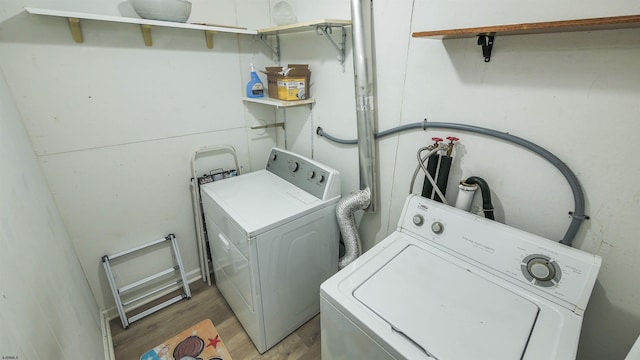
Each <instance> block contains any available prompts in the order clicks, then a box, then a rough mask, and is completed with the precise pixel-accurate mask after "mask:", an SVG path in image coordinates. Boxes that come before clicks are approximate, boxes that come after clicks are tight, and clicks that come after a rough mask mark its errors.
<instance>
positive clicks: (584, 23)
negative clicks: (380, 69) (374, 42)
mask: <svg viewBox="0 0 640 360" xmlns="http://www.w3.org/2000/svg"><path fill="white" fill-rule="evenodd" d="M630 28H640V15H628V16H613V17H603V18H592V19H578V20H563V21H548V22H536V23H524V24H511V25H495V26H481V27H473V28H462V29H444V30H433V31H419V32H414V33H413V34H412V36H413V37H416V38H417V37H427V38H436V39H450V38H470V37H476V36H478V35H489V34H495V35H519V34H541V33H554V32H571V31H588V30H610V29H630Z"/></svg>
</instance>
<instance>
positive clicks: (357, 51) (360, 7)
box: [336, 0, 378, 269]
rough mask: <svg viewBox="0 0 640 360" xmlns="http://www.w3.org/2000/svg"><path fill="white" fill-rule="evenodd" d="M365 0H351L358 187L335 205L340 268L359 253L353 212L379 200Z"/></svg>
mask: <svg viewBox="0 0 640 360" xmlns="http://www.w3.org/2000/svg"><path fill="white" fill-rule="evenodd" d="M364 2H368V0H351V21H352V29H353V36H352V37H353V70H354V71H353V72H354V79H355V95H356V121H357V128H358V164H359V169H360V190H359V191H355V192H353V193H351V194H349V195H347V196H345V197H343V198H342V199H341V200H340V202H339V203H338V205H337V207H336V217H337V220H338V226H339V227H340V233H341V234H342V241H343V243H344V246H345V254H344V256H343V257H342V258H341V259H340V261H339V262H338V267H339V268H340V269H342V268H344V267H345V266H347V265H349V264H350V263H351V262H352V261H353V260H355V259H356V258H358V256H360V255H361V254H362V248H361V245H360V236H359V235H358V229H357V227H356V225H355V218H354V216H353V214H354V213H355V212H356V211H358V210H365V211H368V212H374V211H375V210H376V204H377V202H378V192H377V186H376V182H375V173H376V168H375V163H376V160H375V141H374V138H373V134H374V129H373V125H374V118H375V116H374V115H375V112H374V108H373V104H374V99H373V82H372V80H371V78H370V76H369V72H370V69H371V58H370V56H369V54H370V51H369V46H368V43H367V38H366V33H365V21H364Z"/></svg>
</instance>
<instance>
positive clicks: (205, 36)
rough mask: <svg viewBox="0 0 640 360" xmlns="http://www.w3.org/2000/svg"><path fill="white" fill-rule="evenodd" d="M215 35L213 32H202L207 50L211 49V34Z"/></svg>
mask: <svg viewBox="0 0 640 360" xmlns="http://www.w3.org/2000/svg"><path fill="white" fill-rule="evenodd" d="M214 33H215V31H209V30H205V31H204V38H205V41H206V42H207V49H213V34H214Z"/></svg>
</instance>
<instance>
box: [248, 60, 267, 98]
mask: <svg viewBox="0 0 640 360" xmlns="http://www.w3.org/2000/svg"><path fill="white" fill-rule="evenodd" d="M247 96H248V97H250V98H260V97H264V85H262V81H260V78H259V77H258V74H257V73H256V68H255V67H254V66H253V64H251V80H249V82H248V83H247Z"/></svg>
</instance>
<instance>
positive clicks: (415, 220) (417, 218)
mask: <svg viewBox="0 0 640 360" xmlns="http://www.w3.org/2000/svg"><path fill="white" fill-rule="evenodd" d="M413 223H414V224H415V225H417V226H422V224H424V217H422V215H413Z"/></svg>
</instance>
